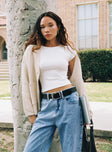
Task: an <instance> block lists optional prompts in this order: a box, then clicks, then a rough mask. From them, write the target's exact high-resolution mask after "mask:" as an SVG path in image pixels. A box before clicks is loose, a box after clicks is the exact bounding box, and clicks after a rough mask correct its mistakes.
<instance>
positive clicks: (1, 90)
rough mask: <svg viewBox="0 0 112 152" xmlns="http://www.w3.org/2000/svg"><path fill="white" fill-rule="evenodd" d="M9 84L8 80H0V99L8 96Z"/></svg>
mask: <svg viewBox="0 0 112 152" xmlns="http://www.w3.org/2000/svg"><path fill="white" fill-rule="evenodd" d="M10 96H11V95H10V84H9V81H0V99H5V97H10Z"/></svg>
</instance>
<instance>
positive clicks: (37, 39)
mask: <svg viewBox="0 0 112 152" xmlns="http://www.w3.org/2000/svg"><path fill="white" fill-rule="evenodd" d="M45 16H47V17H50V18H52V19H53V20H55V22H56V24H57V26H58V27H59V32H58V34H57V41H58V42H59V43H60V44H62V45H66V46H68V45H70V42H69V41H68V34H67V32H66V28H65V27H64V25H63V23H62V20H61V18H60V17H59V16H58V15H56V14H55V13H53V12H45V13H43V14H41V15H40V16H39V17H38V19H37V21H36V24H35V25H34V29H33V32H32V34H31V35H30V38H29V40H28V41H27V42H26V44H25V49H26V48H27V46H28V45H30V44H32V45H35V47H33V49H32V51H34V50H36V49H39V48H40V47H41V45H45V44H46V39H45V38H44V37H43V35H42V33H41V28H40V22H41V20H42V18H43V17H45ZM70 46H71V45H70Z"/></svg>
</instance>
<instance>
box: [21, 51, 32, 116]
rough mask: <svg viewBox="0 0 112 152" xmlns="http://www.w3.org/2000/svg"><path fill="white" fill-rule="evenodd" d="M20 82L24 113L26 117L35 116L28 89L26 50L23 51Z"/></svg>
mask: <svg viewBox="0 0 112 152" xmlns="http://www.w3.org/2000/svg"><path fill="white" fill-rule="evenodd" d="M21 82H22V100H23V109H24V113H25V115H26V116H29V115H35V113H34V110H33V105H32V101H31V94H30V88H29V76H28V65H27V50H26V51H25V53H24V55H23V60H22V68H21Z"/></svg>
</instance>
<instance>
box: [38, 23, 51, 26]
mask: <svg viewBox="0 0 112 152" xmlns="http://www.w3.org/2000/svg"><path fill="white" fill-rule="evenodd" d="M48 24H53V22H49V23H48ZM40 26H44V24H40Z"/></svg>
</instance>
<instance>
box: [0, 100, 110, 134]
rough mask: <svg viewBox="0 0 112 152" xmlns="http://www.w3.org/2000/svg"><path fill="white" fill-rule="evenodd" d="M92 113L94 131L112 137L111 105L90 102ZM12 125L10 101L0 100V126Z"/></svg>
mask: <svg viewBox="0 0 112 152" xmlns="http://www.w3.org/2000/svg"><path fill="white" fill-rule="evenodd" d="M90 106H91V108H92V111H93V121H94V129H95V130H96V134H98V135H99V134H100V133H99V132H97V131H103V132H104V134H105V133H106V134H108V135H111V137H112V103H109V102H108V103H106V102H90ZM12 123H13V117H12V106H11V101H10V100H0V126H6V127H7V124H12Z"/></svg>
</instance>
